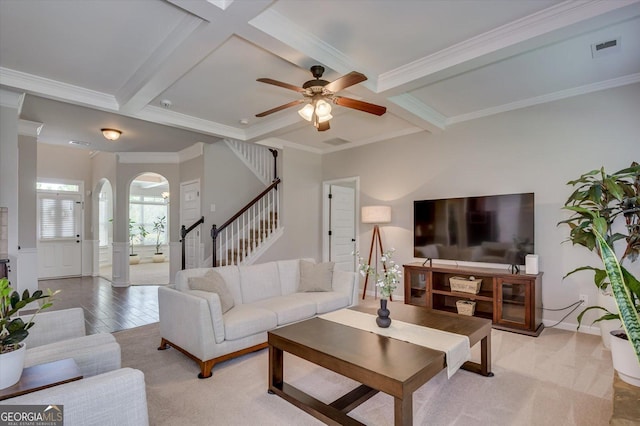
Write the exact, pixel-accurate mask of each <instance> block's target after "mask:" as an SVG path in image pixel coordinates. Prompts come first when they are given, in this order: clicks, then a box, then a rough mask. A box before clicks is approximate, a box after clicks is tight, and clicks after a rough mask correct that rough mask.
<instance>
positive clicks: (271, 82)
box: [256, 78, 305, 93]
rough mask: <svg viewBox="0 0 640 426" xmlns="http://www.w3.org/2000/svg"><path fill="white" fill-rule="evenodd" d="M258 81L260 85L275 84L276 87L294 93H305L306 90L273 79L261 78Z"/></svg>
mask: <svg viewBox="0 0 640 426" xmlns="http://www.w3.org/2000/svg"><path fill="white" fill-rule="evenodd" d="M256 81H259V82H260V83H267V84H273V85H274V86H279V87H284V88H285V89H289V90H293V91H294V92H299V93H304V92H305V90H304V89H303V88H302V87H298V86H294V85H293V84H289V83H283V82H281V81H278V80H274V79H271V78H259V79H257V80H256Z"/></svg>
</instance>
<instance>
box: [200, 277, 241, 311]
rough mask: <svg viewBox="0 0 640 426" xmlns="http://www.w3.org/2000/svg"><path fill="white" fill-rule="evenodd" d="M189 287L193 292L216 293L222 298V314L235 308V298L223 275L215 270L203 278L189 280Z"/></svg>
mask: <svg viewBox="0 0 640 426" xmlns="http://www.w3.org/2000/svg"><path fill="white" fill-rule="evenodd" d="M189 287H190V288H191V290H202V291H208V292H209V293H216V294H217V295H218V297H220V306H221V307H222V313H225V312H227V311H228V310H229V309H231V308H233V305H234V301H233V296H232V295H231V292H230V291H229V289H228V288H227V285H226V284H225V280H224V278H223V277H222V275H220V274H219V273H217V272H216V271H215V270H214V269H211V270H209V271H208V272H207V273H206V274H205V275H204V276H203V277H191V278H189Z"/></svg>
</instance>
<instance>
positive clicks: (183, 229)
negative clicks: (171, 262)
mask: <svg viewBox="0 0 640 426" xmlns="http://www.w3.org/2000/svg"><path fill="white" fill-rule="evenodd" d="M186 236H187V228H186V227H185V226H184V225H182V227H181V228H180V242H181V243H182V269H183V270H184V268H185V266H186V261H187V255H186V249H185V244H186V243H185V241H184V237H186Z"/></svg>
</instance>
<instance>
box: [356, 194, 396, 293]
mask: <svg viewBox="0 0 640 426" xmlns="http://www.w3.org/2000/svg"><path fill="white" fill-rule="evenodd" d="M361 217H362V223H373V224H374V226H373V234H372V235H371V248H370V249H369V261H368V264H369V265H371V256H372V254H373V247H374V246H375V248H376V272H378V249H380V254H382V253H384V249H383V248H382V238H380V228H379V227H378V224H381V223H389V222H391V207H390V206H365V207H363V208H362V214H361ZM368 282H369V274H367V276H366V277H365V279H364V290H363V291H362V300H364V298H365V296H366V294H367V283H368ZM374 285H375V283H374ZM377 296H378V287H377V286H376V288H375V297H377Z"/></svg>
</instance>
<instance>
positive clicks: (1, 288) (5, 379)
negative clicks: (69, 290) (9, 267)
mask: <svg viewBox="0 0 640 426" xmlns="http://www.w3.org/2000/svg"><path fill="white" fill-rule="evenodd" d="M59 292H60V290H56V291H55V292H52V291H51V290H47V293H46V294H45V293H43V292H42V290H37V291H35V292H34V293H33V294H29V290H25V291H24V292H23V293H22V296H21V295H20V294H18V292H17V291H15V290H14V289H13V288H11V285H10V283H9V280H8V279H7V278H0V389H5V388H7V387H9V386H12V385H14V384H15V383H16V382H18V380H20V376H21V375H22V368H23V366H24V357H25V354H26V345H25V344H24V343H22V341H23V340H24V339H26V338H27V336H28V335H29V331H28V330H29V329H30V328H31V327H33V325H34V322H33V320H34V318H35V316H36V314H38V313H39V312H40V311H42V310H44V309H47V308H49V307H50V306H51V305H52V298H53V296H55V295H56V294H58V293H59ZM41 299H44V303H43V304H41V305H40V306H39V308H38V309H37V310H36V312H35V313H34V314H33V315H32V316H31V318H30V319H29V321H27V322H24V321H23V319H22V318H20V317H17V313H18V311H19V310H20V309H22V308H24V307H25V306H27V305H28V304H29V303H31V302H35V301H37V300H41ZM14 316H15V317H14Z"/></svg>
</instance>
